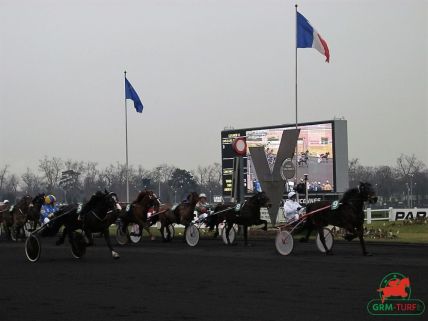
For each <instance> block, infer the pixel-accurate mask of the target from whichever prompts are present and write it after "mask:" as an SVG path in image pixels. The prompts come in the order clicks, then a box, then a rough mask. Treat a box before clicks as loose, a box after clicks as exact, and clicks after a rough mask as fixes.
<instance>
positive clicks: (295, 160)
mask: <svg viewBox="0 0 428 321" xmlns="http://www.w3.org/2000/svg"><path fill="white" fill-rule="evenodd" d="M294 7H295V9H296V10H295V11H296V13H295V18H296V43H295V46H294V49H295V58H296V64H295V68H296V69H295V99H296V101H295V102H296V104H295V108H296V111H295V112H296V130H297V3H296V4H295V5H294ZM298 146H299V138H298V137H297V144H296V155H295V159H294V162H295V166H296V184H297V181H298V176H297V152H298Z"/></svg>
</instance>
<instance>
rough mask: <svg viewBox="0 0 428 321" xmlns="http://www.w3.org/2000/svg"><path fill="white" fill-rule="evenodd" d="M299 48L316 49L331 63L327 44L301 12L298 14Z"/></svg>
mask: <svg viewBox="0 0 428 321" xmlns="http://www.w3.org/2000/svg"><path fill="white" fill-rule="evenodd" d="M297 48H314V49H316V50H318V51H319V52H320V53H321V54H323V55H324V56H325V58H326V59H325V61H326V62H330V51H329V50H328V46H327V42H326V41H325V40H324V39H323V38H322V37H321V35H320V34H319V33H318V32H317V31H316V30H315V29H314V28H313V27H312V26H311V24H310V23H309V21H308V20H307V19H306V18H305V17H304V16H303V15H302V14H301V13H299V12H297Z"/></svg>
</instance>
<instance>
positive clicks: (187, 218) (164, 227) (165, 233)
mask: <svg viewBox="0 0 428 321" xmlns="http://www.w3.org/2000/svg"><path fill="white" fill-rule="evenodd" d="M198 201H199V195H198V194H197V193H196V192H192V193H190V194H189V195H188V196H187V198H186V200H185V201H183V202H181V203H180V204H178V205H177V206H176V207H175V208H173V207H171V206H170V205H167V204H163V205H160V206H159V215H158V216H159V221H160V223H161V229H160V230H161V234H162V241H163V242H170V241H171V239H172V237H171V231H170V229H169V225H171V224H173V223H176V224H182V225H184V227H185V228H187V227H188V226H189V225H190V223H191V222H192V220H193V218H194V214H193V212H194V211H195V207H196V203H197V202H198Z"/></svg>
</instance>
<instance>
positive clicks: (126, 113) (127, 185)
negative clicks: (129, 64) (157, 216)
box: [124, 70, 129, 203]
mask: <svg viewBox="0 0 428 321" xmlns="http://www.w3.org/2000/svg"><path fill="white" fill-rule="evenodd" d="M124 73H125V81H126V70H125V72H124ZM125 140H126V174H125V175H126V203H129V175H128V106H127V102H126V88H125Z"/></svg>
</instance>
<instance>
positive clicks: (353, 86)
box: [0, 0, 428, 173]
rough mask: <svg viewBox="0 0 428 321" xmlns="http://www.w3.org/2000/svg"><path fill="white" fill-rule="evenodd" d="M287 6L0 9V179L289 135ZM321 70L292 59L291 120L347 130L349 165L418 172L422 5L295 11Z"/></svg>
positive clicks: (424, 95) (45, 3) (382, 0)
mask: <svg viewBox="0 0 428 321" xmlns="http://www.w3.org/2000/svg"><path fill="white" fill-rule="evenodd" d="M294 4H295V2H292V1H285V0H258V1H256V0H164V1H161V0H158V1H155V0H135V1H131V0H120V1H119V0H117V1H100V0H98V1H96V0H73V1H59V0H40V1H37V0H26V1H24V0H0V109H1V110H0V112H1V114H0V126H1V127H0V153H1V154H0V155H1V156H0V166H1V165H4V164H10V165H11V171H12V172H16V173H20V172H23V171H25V168H26V167H31V168H34V169H35V168H36V166H37V164H38V160H39V159H41V158H43V156H44V155H48V156H57V157H61V158H63V159H75V160H85V161H96V162H98V163H99V164H100V165H101V166H105V165H107V164H109V163H115V162H116V161H119V162H124V160H125V127H124V126H125V125H124V118H125V116H124V79H123V71H124V70H125V69H126V70H127V71H128V79H129V80H130V82H131V83H132V85H133V86H134V88H135V89H136V91H137V92H138V93H139V95H140V98H141V99H142V101H143V104H144V106H145V109H144V111H143V113H142V114H137V113H136V112H135V110H134V109H133V106H132V101H130V102H129V104H128V108H129V112H128V135H129V158H130V164H134V165H138V164H141V165H142V166H143V167H145V168H151V167H153V166H156V165H158V164H160V163H164V162H167V163H169V164H171V165H175V166H178V167H181V168H186V169H193V168H196V167H197V165H208V164H211V163H213V162H215V161H217V162H219V161H220V131H221V130H222V129H223V128H224V127H225V126H233V127H235V128H242V127H252V126H264V125H277V124H283V123H293V122H294V118H295V114H294V97H295V96H294V64H295V58H294V46H295V44H294V42H295V20H294V19H295V18H294ZM298 4H299V11H300V12H301V13H302V14H303V15H304V16H305V17H306V18H308V19H309V21H310V22H311V23H312V25H313V26H314V27H315V28H316V29H317V30H318V31H319V32H320V34H321V35H322V36H323V37H324V38H325V39H326V41H327V43H328V45H329V47H330V52H331V63H330V64H327V63H325V62H324V57H323V56H322V55H321V54H319V53H318V52H317V51H316V50H314V49H299V52H298V61H299V64H298V69H299V96H298V97H299V121H302V122H308V121H316V120H327V119H332V118H333V117H335V116H336V117H339V116H340V117H341V116H343V117H345V118H346V119H347V121H348V136H349V157H350V158H354V157H358V158H359V159H360V160H361V162H362V163H363V164H365V165H383V164H387V165H393V164H395V160H396V158H397V157H398V156H399V155H400V153H406V154H413V153H414V154H416V156H417V157H418V158H419V159H420V160H422V161H424V162H425V164H427V165H428V148H427V145H428V143H427V141H428V1H424V0H376V1H368V0H366V1H364V0H312V1H309V0H308V1H298Z"/></svg>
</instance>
